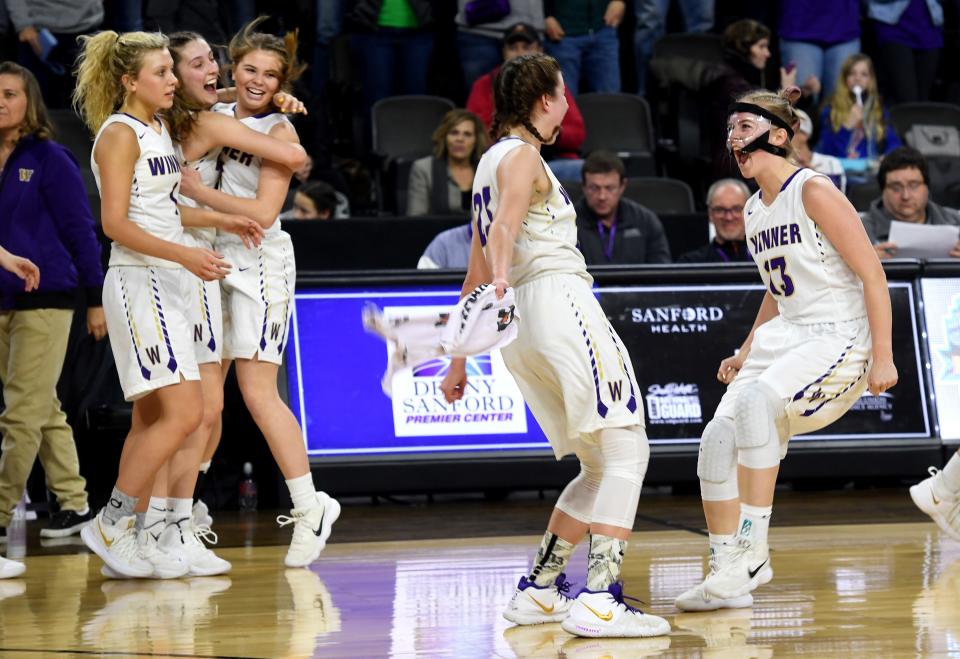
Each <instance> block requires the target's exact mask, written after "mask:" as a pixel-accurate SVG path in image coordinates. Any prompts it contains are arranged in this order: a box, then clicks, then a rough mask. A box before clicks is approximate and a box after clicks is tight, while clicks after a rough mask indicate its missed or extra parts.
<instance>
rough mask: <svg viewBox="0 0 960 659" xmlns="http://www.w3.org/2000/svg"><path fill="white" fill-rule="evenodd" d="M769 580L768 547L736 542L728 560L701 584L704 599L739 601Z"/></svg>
mask: <svg viewBox="0 0 960 659" xmlns="http://www.w3.org/2000/svg"><path fill="white" fill-rule="evenodd" d="M772 578H773V570H772V569H770V547H769V545H767V543H765V542H763V543H754V542H750V541H749V540H747V539H745V538H740V540H739V543H738V545H737V548H736V549H735V550H734V551H733V552H731V554H730V557H729V560H728V561H727V562H726V563H724V565H722V566H720V568H719V569H718V570H717V571H716V572H714V573H713V574H711V575H710V576H708V577H707V578H706V580H705V581H704V582H703V589H704V591H705V593H706V595H708V596H710V597H718V598H720V599H725V600H732V599H735V598H738V597H743V596H744V595H747V594H749V593H751V592H752V591H754V590H756V589H757V587H759V586H761V585H763V584H765V583H769V582H770V580H771V579H772Z"/></svg>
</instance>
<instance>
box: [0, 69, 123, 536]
mask: <svg viewBox="0 0 960 659" xmlns="http://www.w3.org/2000/svg"><path fill="white" fill-rule="evenodd" d="M52 135H53V131H52V125H51V123H50V120H49V118H48V116H47V110H46V108H45V107H44V105H43V99H42V98H41V96H40V88H39V85H38V84H37V81H36V79H35V78H34V77H33V74H32V73H30V72H29V71H28V70H27V69H25V68H23V67H21V66H19V65H17V64H14V63H12V62H0V172H2V173H0V208H2V209H3V214H2V215H0V244H2V245H3V246H4V247H6V248H7V249H9V250H10V251H11V252H13V253H15V254H20V255H23V256H24V257H26V258H28V259H30V260H31V261H32V262H33V263H36V264H37V266H39V268H40V270H42V271H43V280H42V281H41V282H40V285H39V287H37V288H36V290H32V291H31V290H29V287H28V288H27V290H24V285H23V282H22V281H20V279H18V278H17V276H16V275H13V274H8V273H6V272H2V273H0V311H2V312H3V313H0V380H2V381H3V397H4V400H5V401H6V409H5V410H4V411H3V413H2V414H0V432H2V433H3V460H0V536H2V535H4V534H5V531H6V526H7V525H8V524H9V522H10V516H11V512H12V510H13V508H14V506H16V504H17V502H18V501H19V500H20V498H21V496H22V495H23V490H24V486H25V485H26V482H27V477H28V476H29V475H30V470H31V468H32V467H33V463H34V461H35V460H36V459H37V457H38V456H39V457H40V462H41V463H42V464H43V469H44V471H45V472H46V475H47V486H48V487H49V488H50V490H51V491H52V492H53V493H54V495H56V497H57V501H58V502H59V504H60V511H59V512H58V513H57V514H55V515H54V516H53V519H52V520H51V523H50V526H49V527H48V528H46V529H43V530H42V531H41V535H42V536H46V537H63V536H67V535H71V534H73V533H77V532H79V530H80V528H81V527H82V526H83V524H84V523H86V521H87V520H89V519H90V510H89V507H88V505H87V492H86V481H84V479H83V477H81V476H80V465H79V462H78V460H77V449H76V445H75V444H74V440H73V430H72V429H71V428H70V426H69V425H68V424H67V417H66V415H65V414H64V413H63V411H62V410H61V409H60V401H59V400H58V399H57V392H56V387H57V380H59V379H60V371H61V369H62V368H63V362H64V358H65V356H66V350H67V337H68V336H69V333H70V323H71V321H72V319H73V312H74V308H75V307H76V306H77V305H78V302H80V301H83V302H84V303H85V306H86V308H87V331H88V332H90V334H92V335H93V336H94V337H95V338H96V339H97V340H99V339H102V338H103V337H104V336H105V335H106V331H107V330H106V322H105V320H104V315H103V308H102V307H101V305H100V292H101V286H102V285H103V270H102V268H101V265H100V244H99V242H98V241H97V235H96V230H95V225H94V220H93V216H92V214H91V212H90V206H89V204H88V203H87V195H86V191H85V189H84V185H83V181H82V179H81V178H80V170H79V168H78V166H77V162H76V160H75V159H74V157H73V155H72V154H71V153H70V152H69V151H68V150H67V149H66V148H65V147H63V146H62V145H60V144H58V143H56V142H54V141H53V140H52V139H51V138H52Z"/></svg>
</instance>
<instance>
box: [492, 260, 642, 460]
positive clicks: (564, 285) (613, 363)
mask: <svg viewBox="0 0 960 659" xmlns="http://www.w3.org/2000/svg"><path fill="white" fill-rule="evenodd" d="M515 292H516V297H517V313H518V314H519V315H520V317H521V318H522V319H523V320H522V322H521V324H520V332H519V334H518V336H517V339H516V341H514V342H513V343H511V344H510V345H508V346H507V347H506V348H504V349H503V350H502V351H501V354H502V355H503V359H504V362H505V363H506V365H507V368H508V369H509V370H510V373H511V374H512V375H513V377H514V378H515V379H516V381H517V384H518V385H519V387H520V392H521V393H522V394H523V398H524V400H525V401H526V402H527V405H529V406H530V410H531V411H532V412H533V415H534V417H535V418H536V419H537V422H538V423H539V424H540V427H541V428H543V431H544V433H545V434H546V435H547V439H549V440H550V445H551V446H552V447H553V451H554V453H555V454H556V456H557V459H559V458H561V457H563V456H564V455H567V454H569V453H573V452H574V451H575V449H576V447H577V445H578V442H585V443H587V444H593V443H594V442H595V436H594V433H596V432H597V431H599V430H601V429H603V428H626V427H629V426H633V425H643V401H642V400H641V397H640V388H639V387H638V386H637V380H636V377H635V376H634V374H633V364H631V363H630V355H628V354H627V349H626V348H625V347H624V345H623V342H622V341H621V340H620V337H619V336H617V333H616V332H615V331H614V329H613V326H612V325H610V322H609V321H608V320H607V316H606V314H605V313H604V311H603V309H602V308H601V306H600V303H599V302H598V301H597V298H596V297H595V296H594V294H593V291H592V290H591V288H590V285H589V284H588V283H587V282H586V281H585V280H584V279H583V278H581V277H578V276H576V275H567V274H563V275H550V276H547V277H541V278H539V279H535V280H533V281H531V282H529V283H527V284H523V285H521V286H518V287H517V288H516V289H515Z"/></svg>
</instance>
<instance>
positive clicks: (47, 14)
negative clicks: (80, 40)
mask: <svg viewBox="0 0 960 659" xmlns="http://www.w3.org/2000/svg"><path fill="white" fill-rule="evenodd" d="M5 2H6V6H7V11H8V12H9V13H10V20H11V22H12V23H13V28H14V30H16V32H17V36H18V38H19V40H20V49H19V51H18V53H17V61H19V62H20V63H21V64H22V65H23V66H25V67H27V68H28V69H30V71H31V72H32V73H33V75H34V76H35V77H36V78H37V82H38V83H39V84H40V91H41V93H42V94H43V98H44V100H45V101H46V104H47V106H48V107H52V108H65V107H68V106H69V105H70V95H71V94H72V93H73V82H74V81H73V78H72V77H71V75H70V71H71V70H72V69H73V63H74V62H75V61H76V59H77V53H79V52H80V50H79V46H78V45H77V37H78V36H80V35H81V34H86V33H88V32H93V31H94V30H96V29H97V28H98V27H99V26H100V23H101V22H103V0H5ZM50 37H52V39H53V40H54V41H55V45H54V41H52V40H50V39H49V38H50Z"/></svg>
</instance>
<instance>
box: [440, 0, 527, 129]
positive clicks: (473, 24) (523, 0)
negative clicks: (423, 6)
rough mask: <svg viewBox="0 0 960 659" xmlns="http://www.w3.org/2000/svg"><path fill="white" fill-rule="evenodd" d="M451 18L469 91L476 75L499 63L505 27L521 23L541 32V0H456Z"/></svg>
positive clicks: (466, 87)
mask: <svg viewBox="0 0 960 659" xmlns="http://www.w3.org/2000/svg"><path fill="white" fill-rule="evenodd" d="M504 11H506V12H507V13H503V12H504ZM454 20H455V22H456V24H457V51H458V52H459V54H460V66H461V68H462V69H463V83H464V90H465V91H467V92H469V91H470V88H471V87H472V86H473V83H474V81H475V80H476V79H477V78H479V77H480V76H482V75H483V74H484V73H486V72H487V71H489V70H490V69H492V68H494V67H496V66H499V65H500V59H501V55H502V51H503V43H502V39H503V34H504V31H505V30H506V29H507V28H508V27H510V26H511V25H517V24H518V23H523V24H524V25H531V26H533V27H534V29H536V31H537V32H543V0H510V3H509V4H507V3H506V2H496V1H491V0H457V16H456V19H454ZM538 41H539V39H538ZM485 123H487V124H489V122H485Z"/></svg>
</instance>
